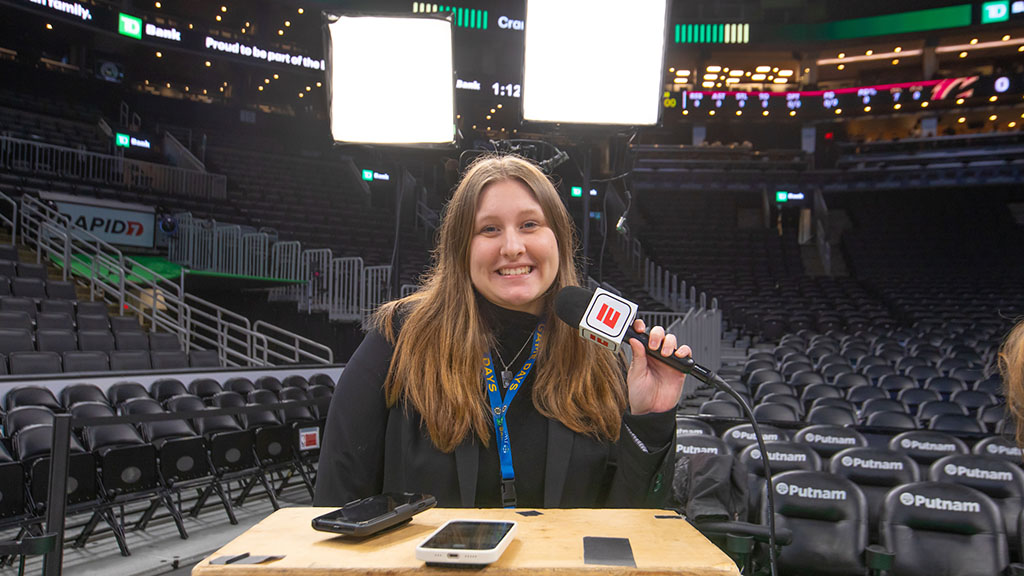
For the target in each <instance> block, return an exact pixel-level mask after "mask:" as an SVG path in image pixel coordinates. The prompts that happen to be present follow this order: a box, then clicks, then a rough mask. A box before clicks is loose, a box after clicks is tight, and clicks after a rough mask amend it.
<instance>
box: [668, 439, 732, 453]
mask: <svg viewBox="0 0 1024 576" xmlns="http://www.w3.org/2000/svg"><path fill="white" fill-rule="evenodd" d="M696 454H715V455H728V454H732V450H730V449H729V445H728V444H726V443H725V440H722V439H721V438H719V437H717V436H711V435H704V434H700V435H697V434H690V435H686V436H677V437H676V457H677V458H678V457H680V456H693V455H696Z"/></svg>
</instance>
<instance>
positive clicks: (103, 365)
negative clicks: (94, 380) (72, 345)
mask: <svg viewBox="0 0 1024 576" xmlns="http://www.w3.org/2000/svg"><path fill="white" fill-rule="evenodd" d="M61 358H62V359H63V361H64V372H65V373H77V372H107V371H108V370H110V360H109V359H108V358H107V353H106V352H99V351H75V352H65V353H63V354H61Z"/></svg>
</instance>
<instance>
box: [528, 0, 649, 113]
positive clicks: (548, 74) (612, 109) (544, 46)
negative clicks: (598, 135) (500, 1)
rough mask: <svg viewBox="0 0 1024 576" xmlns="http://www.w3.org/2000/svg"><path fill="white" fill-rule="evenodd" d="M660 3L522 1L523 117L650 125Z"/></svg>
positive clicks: (562, 0)
mask: <svg viewBox="0 0 1024 576" xmlns="http://www.w3.org/2000/svg"><path fill="white" fill-rule="evenodd" d="M667 10H668V4H667V0H631V1H629V2H623V1H622V0H527V2H526V38H525V43H526V51H525V57H524V66H523V119H524V120H526V121H534V122H559V123H570V124H617V125H632V126H651V125H654V124H657V123H658V118H659V113H660V110H661V92H662V84H663V82H664V80H663V77H662V70H663V61H664V57H665V26H666V25H667V24H666V23H667V21H668V12H667Z"/></svg>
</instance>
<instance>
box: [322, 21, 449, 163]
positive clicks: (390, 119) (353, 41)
mask: <svg viewBox="0 0 1024 576" xmlns="http://www.w3.org/2000/svg"><path fill="white" fill-rule="evenodd" d="M325 18H326V25H325V28H326V30H325V39H326V42H327V46H326V47H325V50H324V52H325V54H326V55H327V78H328V84H327V87H328V95H329V96H328V99H329V103H330V104H329V106H330V114H331V120H330V122H331V134H332V135H333V136H334V140H335V141H336V142H346V143H362V144H399V145H451V144H454V142H455V74H454V72H453V69H452V23H451V20H450V19H449V18H447V17H446V16H441V15H430V16H424V15H418V14H417V15H415V16H411V15H410V16H405V15H401V16H369V15H343V14H327V15H326V16H325Z"/></svg>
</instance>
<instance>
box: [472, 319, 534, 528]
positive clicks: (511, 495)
mask: <svg viewBox="0 0 1024 576" xmlns="http://www.w3.org/2000/svg"><path fill="white" fill-rule="evenodd" d="M543 333H544V323H543V322H541V323H540V324H537V329H536V330H534V331H533V347H532V348H531V349H530V357H529V358H527V359H526V362H525V363H524V364H523V367H522V368H520V369H519V374H517V375H516V377H515V378H514V379H513V380H512V383H511V384H509V386H508V390H507V391H505V398H504V399H502V397H501V392H499V391H498V379H497V378H495V377H494V360H492V359H491V353H490V352H488V353H487V355H486V356H484V382H485V383H486V384H487V398H488V400H489V401H490V403H491V417H492V418H493V419H494V436H495V438H496V439H497V441H498V460H499V462H500V463H501V505H502V506H504V507H505V508H515V507H516V486H515V482H516V473H515V469H514V468H513V466H512V442H511V440H510V439H509V436H508V424H507V422H506V421H505V413H506V412H508V406H509V404H511V403H512V399H513V398H515V397H516V392H518V391H519V387H520V386H521V385H522V383H523V380H526V376H527V375H529V374H530V369H531V368H533V363H534V362H536V360H537V352H538V350H539V349H540V338H541V335H542V334H543Z"/></svg>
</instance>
